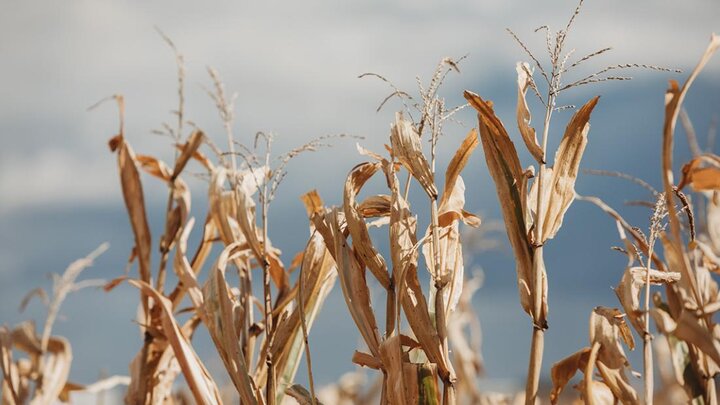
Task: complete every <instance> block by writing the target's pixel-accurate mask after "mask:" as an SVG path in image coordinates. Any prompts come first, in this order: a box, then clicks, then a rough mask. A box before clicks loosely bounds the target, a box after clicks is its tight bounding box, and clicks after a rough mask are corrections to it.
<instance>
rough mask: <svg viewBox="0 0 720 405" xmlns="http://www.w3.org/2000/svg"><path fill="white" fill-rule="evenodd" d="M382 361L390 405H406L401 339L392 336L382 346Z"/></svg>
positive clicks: (386, 394)
mask: <svg viewBox="0 0 720 405" xmlns="http://www.w3.org/2000/svg"><path fill="white" fill-rule="evenodd" d="M380 360H381V361H382V364H383V371H384V378H385V383H384V385H385V396H386V399H387V400H388V404H389V405H405V404H407V403H410V402H407V401H406V399H405V378H404V376H405V374H404V373H403V352H402V348H401V347H400V337H399V336H398V335H393V336H390V337H389V338H387V339H385V340H384V341H383V342H382V343H381V344H380Z"/></svg>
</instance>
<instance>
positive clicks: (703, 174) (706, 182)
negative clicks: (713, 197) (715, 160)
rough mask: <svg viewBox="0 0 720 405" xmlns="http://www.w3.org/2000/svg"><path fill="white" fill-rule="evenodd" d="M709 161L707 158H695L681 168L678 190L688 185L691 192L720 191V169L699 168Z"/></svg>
mask: <svg viewBox="0 0 720 405" xmlns="http://www.w3.org/2000/svg"><path fill="white" fill-rule="evenodd" d="M707 159H709V158H708V157H707V156H700V157H696V158H694V159H692V160H690V162H688V163H686V164H685V165H683V167H682V178H681V179H680V184H678V188H679V189H680V190H682V189H683V188H684V187H685V186H687V185H690V187H692V189H693V191H711V190H720V169H718V168H717V167H700V165H701V164H702V163H703V162H704V161H705V160H707Z"/></svg>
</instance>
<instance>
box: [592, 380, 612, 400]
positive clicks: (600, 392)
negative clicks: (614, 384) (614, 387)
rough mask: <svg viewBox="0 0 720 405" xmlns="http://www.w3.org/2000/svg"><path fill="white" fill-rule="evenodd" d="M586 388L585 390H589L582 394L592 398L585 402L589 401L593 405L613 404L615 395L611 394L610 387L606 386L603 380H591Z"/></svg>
mask: <svg viewBox="0 0 720 405" xmlns="http://www.w3.org/2000/svg"><path fill="white" fill-rule="evenodd" d="M587 388H588V389H587V391H589V392H587V393H584V395H586V396H590V397H591V398H592V399H591V400H588V401H586V402H585V403H588V404H590V403H591V404H594V405H614V404H615V402H616V401H615V395H613V393H612V391H611V390H610V387H608V386H607V384H605V383H604V382H602V381H595V380H591V381H590V384H589V386H588V387H587Z"/></svg>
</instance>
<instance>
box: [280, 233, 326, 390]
mask: <svg viewBox="0 0 720 405" xmlns="http://www.w3.org/2000/svg"><path fill="white" fill-rule="evenodd" d="M300 274H301V275H300V277H302V278H303V281H302V289H300V288H298V294H302V298H303V299H302V303H303V306H304V307H303V308H301V307H300V305H298V306H296V307H295V308H294V309H293V310H292V312H291V313H290V315H289V316H288V317H287V318H286V320H285V321H284V322H281V323H280V324H279V325H278V326H277V329H276V331H275V336H274V338H273V345H272V347H271V349H270V350H271V352H272V357H273V360H274V361H275V364H276V366H277V370H278V377H279V384H281V385H285V384H292V382H293V380H294V378H295V374H296V373H297V370H298V366H299V365H300V357H301V355H302V349H303V344H304V341H303V334H302V328H301V321H302V318H301V316H300V315H301V314H300V311H303V315H304V318H305V322H306V328H307V330H308V333H309V331H310V329H311V328H312V325H313V322H314V320H315V317H316V316H317V314H318V312H319V311H320V308H321V307H322V305H323V304H324V302H325V299H326V298H327V296H328V294H329V293H330V291H331V290H332V288H333V286H334V285H335V279H336V278H337V271H336V269H335V262H334V261H333V259H332V256H330V252H328V250H327V248H326V247H325V244H324V242H323V240H322V237H321V236H320V234H319V233H317V232H313V233H312V235H311V236H310V239H309V240H308V243H307V245H306V246H305V251H304V253H303V260H302V269H301V272H300ZM299 285H300V284H299V283H298V287H299Z"/></svg>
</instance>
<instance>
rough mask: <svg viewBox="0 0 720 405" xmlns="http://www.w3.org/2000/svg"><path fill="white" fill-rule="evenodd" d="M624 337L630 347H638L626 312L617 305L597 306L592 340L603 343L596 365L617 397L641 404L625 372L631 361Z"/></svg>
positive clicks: (624, 400)
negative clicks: (628, 323)
mask: <svg viewBox="0 0 720 405" xmlns="http://www.w3.org/2000/svg"><path fill="white" fill-rule="evenodd" d="M621 339H622V340H623V341H624V342H625V344H626V345H628V347H630V349H631V350H632V349H633V348H634V347H635V342H634V340H633V337H632V332H631V331H630V328H629V327H628V326H627V323H626V322H625V319H624V316H623V314H622V313H621V312H620V311H618V310H617V309H615V308H605V307H597V308H595V309H594V310H593V312H592V314H591V315H590V343H591V345H595V344H599V345H600V350H599V351H598V356H597V362H596V363H595V366H596V367H597V369H598V371H599V372H600V375H601V376H602V377H603V382H604V383H605V384H607V386H608V387H609V388H610V390H611V391H612V393H613V395H615V397H616V398H617V399H618V400H620V401H621V402H622V403H623V404H639V400H638V395H637V392H636V391H635V389H634V388H633V387H632V386H631V385H630V383H629V381H628V379H627V375H626V374H625V369H626V368H627V367H628V365H629V363H628V360H627V357H626V356H625V352H624V351H623V349H622V346H621V345H620V340H621Z"/></svg>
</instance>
